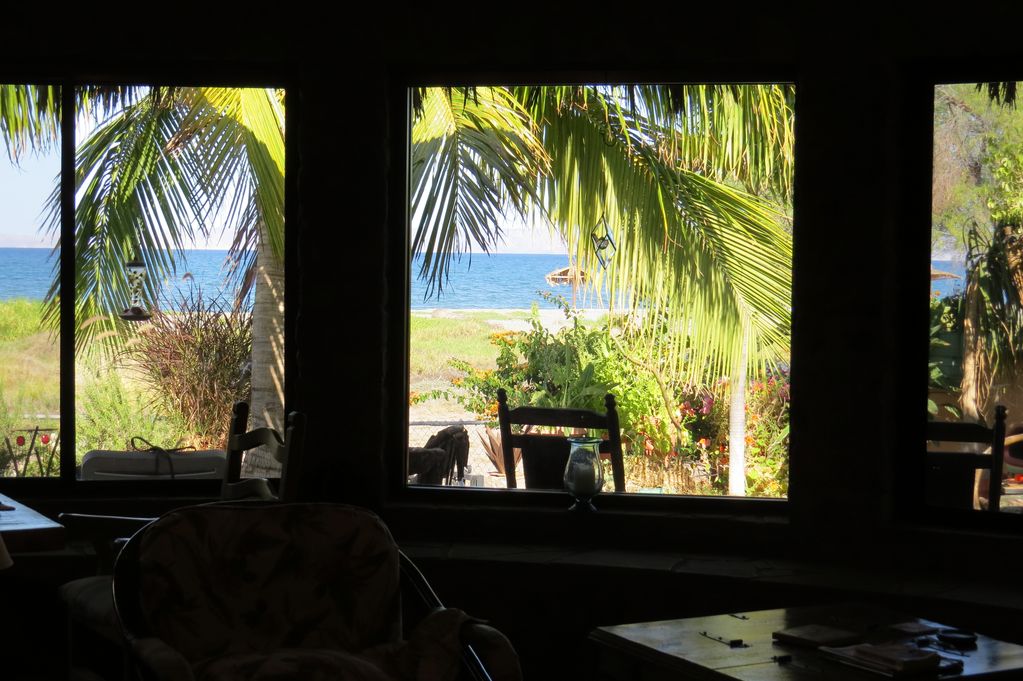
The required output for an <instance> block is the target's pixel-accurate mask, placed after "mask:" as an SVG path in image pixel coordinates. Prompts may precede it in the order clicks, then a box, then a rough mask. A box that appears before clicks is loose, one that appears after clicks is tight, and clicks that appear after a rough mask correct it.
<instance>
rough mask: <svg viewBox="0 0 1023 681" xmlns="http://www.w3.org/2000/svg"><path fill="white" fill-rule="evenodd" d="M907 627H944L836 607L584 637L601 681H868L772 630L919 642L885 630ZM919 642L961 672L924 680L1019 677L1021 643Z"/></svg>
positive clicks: (981, 639) (632, 627)
mask: <svg viewBox="0 0 1023 681" xmlns="http://www.w3.org/2000/svg"><path fill="white" fill-rule="evenodd" d="M908 622H914V623H919V624H920V625H923V626H928V625H929V626H933V627H935V628H940V629H945V628H946V627H944V626H943V625H941V624H938V623H936V622H929V621H928V620H921V619H918V618H914V617H909V616H906V615H901V614H899V613H896V612H893V611H888V610H884V609H881V608H877V607H873V606H867V605H842V606H815V607H803V608H784V609H779V610H762V611H757V612H746V613H731V614H726V615H715V616H711V617H692V618H687V619H678V620H664V621H660V622H642V623H637V624H623V625H617V626H608V627H600V628H598V629H595V630H594V631H593V632H592V633H591V634H590V640H591V641H592V642H593V643H595V644H596V648H595V650H596V656H597V662H596V667H597V671H598V678H603V679H616V680H618V679H620V680H623V681H624V680H631V679H661V678H664V679H668V678H673V679H680V678H681V679H694V680H698V681H702V680H707V681H722V680H724V679H745V680H748V681H754V680H756V681H775V680H777V681H795V680H799V681H803V680H808V679H835V680H838V681H853V680H859V681H869V680H870V679H878V678H884V677H883V676H882V675H880V674H878V673H874V672H869V671H864V670H860V669H856V668H853V667H849V666H846V665H843V664H842V663H840V662H838V661H835V660H831V659H827V658H826V657H825V656H824V655H823V654H822V653H820V652H819V651H817V650H815V649H813V648H812V647H805V646H802V647H801V646H796V645H785V644H780V643H777V642H775V641H773V640H772V639H773V637H772V633H773V632H775V631H780V630H783V629H790V628H792V627H796V626H802V625H808V624H817V625H823V626H827V627H832V628H835V629H842V630H845V631H848V632H852V633H854V634H855V635H856V636H857V638H858V641H857V642H863V643H882V642H888V641H894V640H909V641H914V640H921V641H922V640H923V639H924V638H925V637H923V636H919V635H906V634H901V633H899V632H897V631H896V630H893V629H892V628H891V627H892V626H893V625H906V623H908ZM906 626H909V625H906ZM926 638H927V639H928V643H924V644H923V646H924V647H925V648H927V649H931V650H935V651H936V652H937V653H939V654H940V655H941V656H942V657H943V658H945V659H948V660H961V661H962V663H963V668H962V671H961V672H958V671H957V672H954V673H945V674H934V673H931V675H930V676H929V678H942V679H946V678H958V679H970V680H971V681H976V680H978V679H1003V678H1020V676H1023V646H1019V645H1016V644H1013V643H1006V642H1004V641H997V640H995V639H991V638H988V637H986V636H982V635H977V640H976V648H974V649H970V650H957V649H954V648H951V647H950V646H947V645H945V644H943V643H941V642H940V641H938V640H937V639H936V638H935V637H934V636H928V637H926ZM925 676H926V675H924V676H920V675H918V676H916V677H915V678H918V679H919V678H925Z"/></svg>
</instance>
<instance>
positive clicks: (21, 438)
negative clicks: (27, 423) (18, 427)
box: [14, 435, 25, 447]
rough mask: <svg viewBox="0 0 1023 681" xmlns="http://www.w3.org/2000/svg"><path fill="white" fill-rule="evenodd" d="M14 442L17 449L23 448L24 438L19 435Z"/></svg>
mask: <svg viewBox="0 0 1023 681" xmlns="http://www.w3.org/2000/svg"><path fill="white" fill-rule="evenodd" d="M14 441H15V442H17V443H18V446H19V447H23V446H24V445H25V436H24V435H19V436H18V437H17V438H16V439H15V440H14Z"/></svg>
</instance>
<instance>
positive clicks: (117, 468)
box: [81, 449, 227, 480]
mask: <svg viewBox="0 0 1023 681" xmlns="http://www.w3.org/2000/svg"><path fill="white" fill-rule="evenodd" d="M226 469H227V456H226V454H225V453H224V452H223V451H220V450H217V449H209V450H199V451H188V450H182V451H173V452H172V451H165V450H158V449H156V450H150V451H121V450H109V449H93V450H91V451H88V452H86V453H85V456H83V457H82V472H81V479H82V480H172V479H173V480H220V479H222V478H223V477H224V471H225V470H226Z"/></svg>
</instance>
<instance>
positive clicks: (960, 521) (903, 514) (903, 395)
mask: <svg viewBox="0 0 1023 681" xmlns="http://www.w3.org/2000/svg"><path fill="white" fill-rule="evenodd" d="M1015 70H1016V71H1017V72H1016V73H1013V69H1012V68H1005V67H997V68H992V67H991V65H990V63H989V62H988V63H985V62H983V61H981V60H964V59H956V60H927V61H926V62H924V61H918V62H914V63H911V64H906V65H905V71H906V74H905V76H906V77H905V81H904V83H903V84H904V86H905V89H904V95H905V101H904V102H903V104H904V107H903V110H902V113H901V117H900V120H899V123H898V126H899V130H900V137H901V139H902V143H901V144H900V150H901V151H902V153H904V154H905V156H906V159H907V161H908V162H907V163H905V164H904V174H903V176H902V177H901V178H900V179H901V181H902V184H903V187H904V189H905V192H906V200H905V201H904V202H903V203H902V206H901V213H902V216H903V218H904V220H905V223H906V224H920V225H922V228H921V229H917V230H913V232H912V233H911V234H909V235H907V236H906V237H904V238H905V241H903V242H902V243H901V244H900V250H901V251H902V253H904V254H907V255H909V254H912V258H911V260H910V265H909V266H906V267H904V268H902V269H900V271H899V274H898V284H899V289H900V291H902V292H904V295H901V296H900V297H899V299H898V306H899V309H900V310H901V312H902V314H900V315H899V318H900V320H904V321H903V325H902V327H901V328H903V329H905V331H906V333H904V334H900V337H899V339H898V341H897V345H896V347H897V351H898V353H899V355H900V356H903V357H911V358H915V360H914V361H913V362H912V364H911V365H910V366H907V367H905V368H904V369H902V370H901V372H900V374H899V375H898V378H897V384H898V390H897V395H898V396H899V397H898V401H899V402H900V403H904V404H911V405H913V407H912V410H911V411H910V412H909V413H912V414H916V415H918V416H916V418H915V419H913V420H912V421H911V422H909V423H904V425H902V426H901V427H900V428H899V429H898V433H897V448H896V449H895V452H894V456H893V457H892V458H893V461H892V462H891V470H892V472H893V480H894V483H895V489H896V490H899V493H897V494H896V495H894V500H893V507H892V510H893V519H894V522H895V525H896V526H897V527H900V528H901V529H902V530H904V531H907V532H910V533H920V532H923V533H925V535H929V534H930V533H937V534H938V535H939V536H941V537H945V536H947V535H948V534H950V533H951V534H954V535H956V536H957V537H958V539H957V540H956V541H963V540H965V537H967V536H968V535H969V534H974V535H977V534H981V533H995V534H1002V533H1005V534H1018V533H1019V532H1020V531H1023V514H1013V513H997V514H996V513H988V512H985V511H979V510H967V509H954V508H942V507H937V506H930V505H927V503H926V489H925V482H924V475H923V473H924V471H925V469H926V466H927V453H926V449H927V448H926V445H925V443H926V424H927V422H928V420H930V418H929V414H928V412H927V399H928V388H927V386H928V378H929V376H928V368H927V364H928V362H929V360H930V342H929V331H930V317H929V308H928V306H927V305H926V304H920V303H919V302H917V301H920V300H924V301H927V300H929V297H930V291H931V286H930V263H931V257H932V244H931V238H932V230H933V223H932V216H931V205H932V176H933V172H934V143H935V138H934V133H935V125H934V114H935V111H934V92H935V88H936V87H938V86H940V85H947V84H960V83H962V84H965V83H971V84H973V83H986V82H993V81H997V80H1003V81H1007V80H1012V79H1014V78H1018V77H1020V76H1021V75H1023V74H1021V73H1019V71H1020V69H1018V68H1017V69H1015ZM978 74H979V75H986V76H987V78H981V79H978V78H977V75H978ZM1020 96H1023V92H1021V93H1020ZM907 364H908V363H907ZM917 410H919V411H917ZM899 451H902V452H908V453H909V455H907V456H898V452H899ZM927 540H928V541H936V540H937V539H936V538H935V537H933V536H928V538H927Z"/></svg>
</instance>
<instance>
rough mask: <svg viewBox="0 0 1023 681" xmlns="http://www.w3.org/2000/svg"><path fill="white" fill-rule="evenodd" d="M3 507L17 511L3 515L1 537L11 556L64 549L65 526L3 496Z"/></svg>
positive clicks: (0, 513) (0, 495)
mask: <svg viewBox="0 0 1023 681" xmlns="http://www.w3.org/2000/svg"><path fill="white" fill-rule="evenodd" d="M0 504H5V505H7V506H13V507H14V510H13V511H0V536H2V537H3V539H4V544H5V545H6V546H7V550H8V551H9V552H10V553H17V552H20V551H21V552H28V551H50V550H55V549H61V548H63V547H64V526H63V525H61V524H60V523H58V522H55V521H53V520H50V519H49V518H47V517H46V516H44V515H43V514H42V513H39V512H38V511H35V510H33V509H31V508H29V507H28V506H26V505H25V504H23V503H21V502H20V501H15V500H14V499H11V498H10V497H7V496H4V495H3V494H0Z"/></svg>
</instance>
